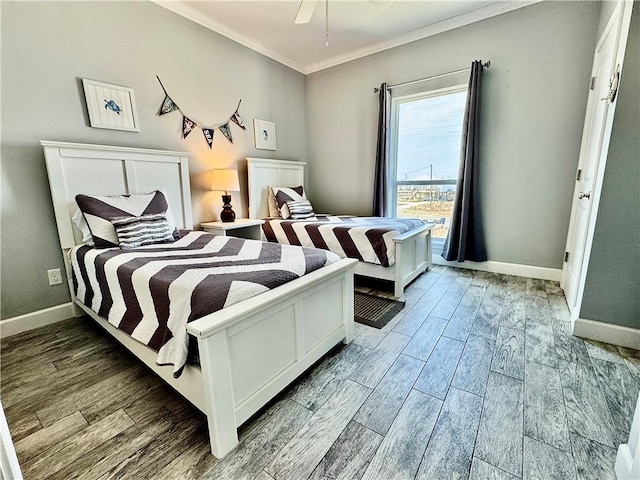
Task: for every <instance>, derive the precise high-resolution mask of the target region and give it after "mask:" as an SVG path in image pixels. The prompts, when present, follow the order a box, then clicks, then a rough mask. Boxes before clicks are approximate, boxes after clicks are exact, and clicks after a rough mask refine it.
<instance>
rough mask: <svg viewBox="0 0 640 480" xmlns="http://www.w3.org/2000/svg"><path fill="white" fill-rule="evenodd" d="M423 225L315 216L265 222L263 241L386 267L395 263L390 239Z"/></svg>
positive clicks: (395, 220) (409, 221) (414, 221)
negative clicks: (322, 251)
mask: <svg viewBox="0 0 640 480" xmlns="http://www.w3.org/2000/svg"><path fill="white" fill-rule="evenodd" d="M422 225H424V222H423V221H422V220H418V219H408V218H383V217H352V216H330V215H316V216H315V217H314V218H313V220H312V221H310V220H282V219H278V218H269V219H265V222H264V225H262V237H263V240H267V241H269V242H277V243H284V244H288V245H302V246H303V247H315V248H321V249H323V250H329V251H331V252H333V253H336V254H337V255H339V256H340V257H342V258H355V259H358V260H360V261H361V262H367V263H373V264H376V265H382V266H383V267H390V266H392V265H393V264H394V263H395V248H396V247H395V243H394V242H393V238H394V237H396V236H398V235H399V234H402V233H405V232H408V231H409V230H413V229H415V228H418V227H421V226H422Z"/></svg>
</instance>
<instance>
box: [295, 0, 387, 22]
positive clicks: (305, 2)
mask: <svg viewBox="0 0 640 480" xmlns="http://www.w3.org/2000/svg"><path fill="white" fill-rule="evenodd" d="M366 1H367V2H368V3H370V4H371V5H373V6H374V7H377V8H379V9H380V10H386V9H387V8H389V5H391V4H392V3H393V0H366ZM326 2H328V0H325V3H326ZM317 3H318V0H302V1H301V2H300V6H299V7H298V14H297V15H296V20H295V23H297V24H304V23H309V22H310V21H311V16H312V15H313V10H314V9H315V8H316V4H317Z"/></svg>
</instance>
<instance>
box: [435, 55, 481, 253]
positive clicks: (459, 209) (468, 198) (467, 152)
mask: <svg viewBox="0 0 640 480" xmlns="http://www.w3.org/2000/svg"><path fill="white" fill-rule="evenodd" d="M481 83H482V61H478V60H476V61H474V62H473V63H472V64H471V75H470V77H469V90H468V93H467V105H466V108H465V116H464V125H463V129H462V141H461V146H460V168H459V170H458V179H457V182H456V197H455V201H454V203H453V215H452V216H451V224H450V226H449V233H448V235H447V239H446V240H445V244H444V249H443V250H442V258H444V259H445V260H448V261H454V260H457V261H458V262H464V261H465V260H471V261H474V262H484V261H486V260H487V251H486V248H485V243H484V231H483V228H482V215H481V209H480V196H479V182H478V179H479V171H480V167H481V165H480V158H479V139H480V86H481Z"/></svg>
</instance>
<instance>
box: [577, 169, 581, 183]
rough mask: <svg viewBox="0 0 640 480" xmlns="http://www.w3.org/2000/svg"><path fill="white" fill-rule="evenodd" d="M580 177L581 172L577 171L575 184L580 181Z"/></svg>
mask: <svg viewBox="0 0 640 480" xmlns="http://www.w3.org/2000/svg"><path fill="white" fill-rule="evenodd" d="M580 177H582V170H580V169H578V175H577V176H576V182H579V181H580Z"/></svg>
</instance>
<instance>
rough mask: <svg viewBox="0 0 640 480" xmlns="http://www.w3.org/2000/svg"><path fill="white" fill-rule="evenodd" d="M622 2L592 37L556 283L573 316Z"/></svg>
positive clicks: (620, 38) (622, 42)
mask: <svg viewBox="0 0 640 480" xmlns="http://www.w3.org/2000/svg"><path fill="white" fill-rule="evenodd" d="M623 7H624V2H622V3H621V4H620V5H619V8H617V9H616V12H615V13H614V14H613V15H612V17H611V20H610V21H609V23H608V25H607V28H606V30H605V32H604V33H603V35H602V37H601V38H600V40H599V41H598V45H597V47H596V51H595V56H594V63H593V70H592V73H591V75H592V80H591V85H590V91H589V100H588V103H587V115H586V118H585V125H584V131H583V136H582V146H581V149H580V161H579V163H578V172H577V174H576V187H575V191H574V199H573V206H572V209H571V221H570V224H569V235H568V237H567V248H566V253H565V262H564V265H563V269H562V270H563V274H562V288H563V290H564V292H565V297H566V299H567V303H568V305H569V309H570V310H571V316H572V318H573V319H575V318H577V316H578V313H579V308H580V304H581V303H582V293H583V290H584V282H585V279H586V267H587V264H588V257H589V252H590V251H591V242H592V240H593V230H594V228H595V217H596V215H597V206H598V203H599V197H600V189H601V186H602V178H603V176H604V164H605V162H606V156H607V151H608V147H609V137H610V135H611V125H612V123H613V113H614V108H613V107H612V103H610V102H609V101H608V100H607V96H608V94H609V87H610V80H611V77H612V75H613V74H614V72H616V71H619V69H620V68H621V67H622V65H621V63H622V59H623V58H624V50H625V47H626V40H627V33H628V22H626V29H627V31H626V32H625V34H623V35H620V33H621V30H622V28H621V27H622V26H623V24H625V22H623V17H626V13H627V12H624V11H623ZM623 13H624V14H625V15H623ZM629 17H630V12H629ZM620 51H621V52H620ZM620 53H622V54H621V55H620Z"/></svg>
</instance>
